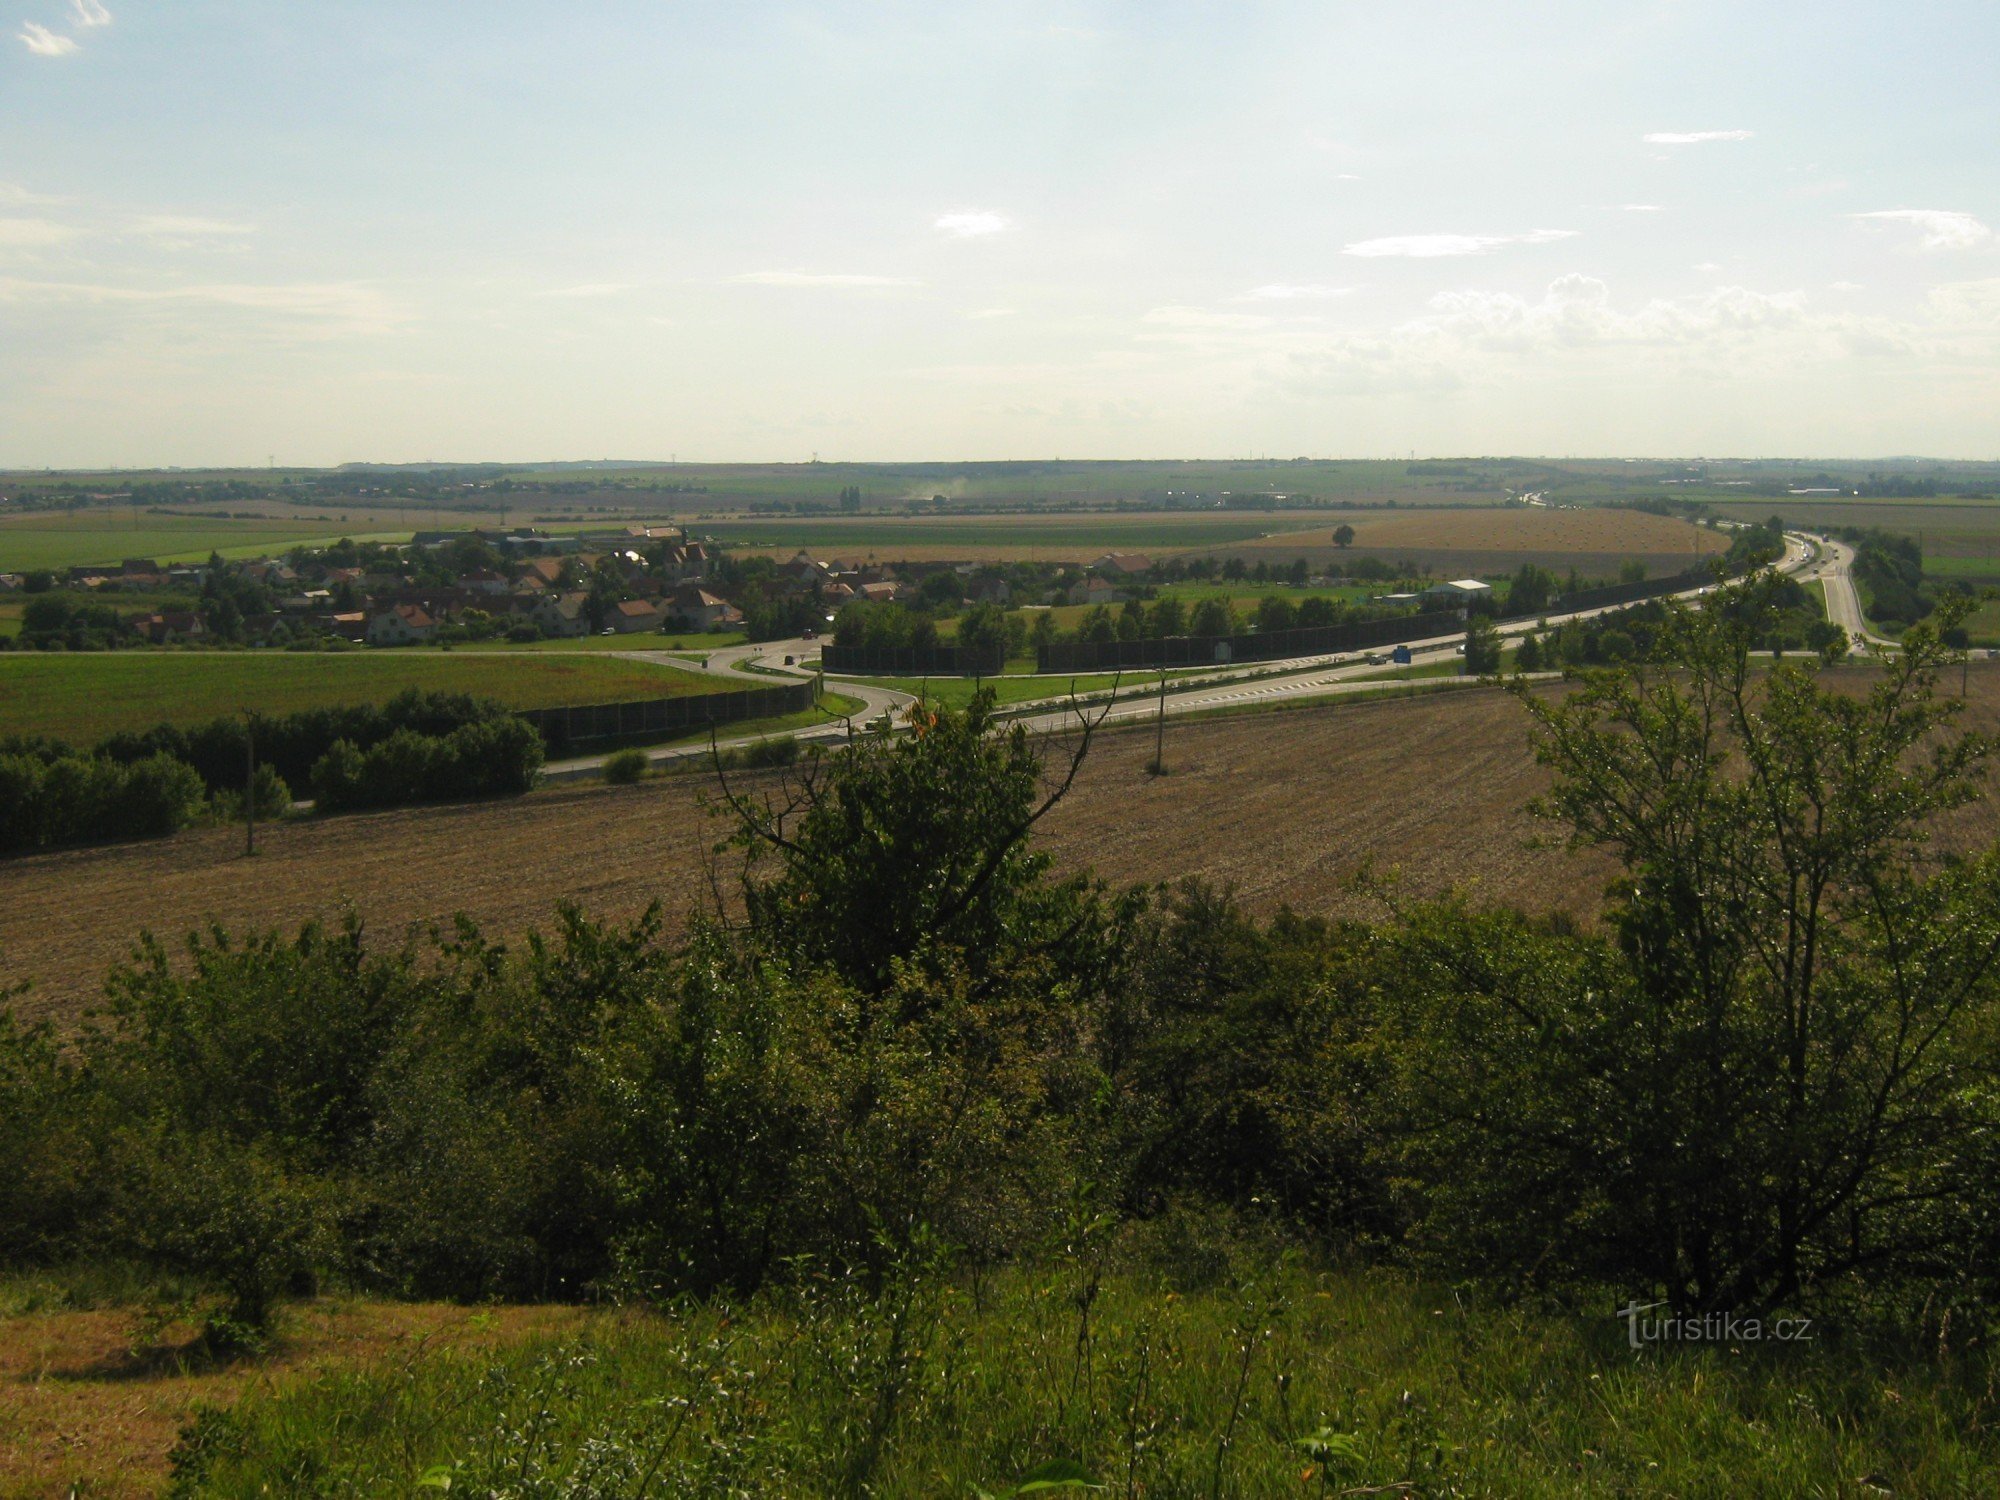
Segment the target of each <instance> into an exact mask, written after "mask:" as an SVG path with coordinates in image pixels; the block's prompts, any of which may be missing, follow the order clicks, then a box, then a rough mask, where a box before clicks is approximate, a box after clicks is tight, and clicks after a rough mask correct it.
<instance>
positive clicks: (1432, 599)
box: [1423, 578, 1493, 609]
mask: <svg viewBox="0 0 2000 1500" xmlns="http://www.w3.org/2000/svg"><path fill="white" fill-rule="evenodd" d="M1492 597H1493V585H1492V584H1490V583H1482V582H1480V581H1479V580H1478V579H1477V578H1454V579H1452V580H1451V581H1450V582H1449V583H1434V584H1432V585H1431V586H1430V587H1429V588H1427V589H1425V590H1424V592H1423V601H1424V603H1426V604H1435V605H1441V606H1443V607H1444V608H1446V609H1454V608H1456V609H1464V608H1465V607H1466V606H1468V605H1470V604H1472V603H1474V602H1476V601H1478V600H1482V599H1491V598H1492Z"/></svg>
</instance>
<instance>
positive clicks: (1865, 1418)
mask: <svg viewBox="0 0 2000 1500" xmlns="http://www.w3.org/2000/svg"><path fill="white" fill-rule="evenodd" d="M1614 1305H1615V1304H1614V1302H1613V1301H1612V1300H1611V1299H1609V1298H1607V1301H1606V1304H1605V1311H1604V1313H1603V1315H1602V1316H1598V1317H1552V1316H1545V1315H1537V1314H1535V1313H1532V1312H1527V1311H1522V1310H1518V1309H1495V1308H1492V1307H1488V1306H1484V1305H1481V1304H1479V1303H1478V1302H1476V1301H1472V1300H1469V1299H1468V1298H1466V1297H1464V1296H1462V1295H1460V1294H1458V1293H1455V1292H1453V1291H1452V1290H1451V1289H1449V1288H1447V1287H1443V1286H1438V1285H1429V1284H1425V1283H1422V1282H1418V1281H1413V1280H1409V1279H1405V1278H1403V1277H1400V1276H1397V1275H1393V1274H1383V1273H1377V1274H1356V1273H1342V1272H1338V1271H1314V1270H1309V1269H1302V1268H1298V1267H1296V1266H1294V1267H1290V1268H1283V1269H1281V1268H1279V1267H1277V1266H1275V1265H1267V1266H1261V1267H1254V1268H1251V1269H1248V1270H1243V1271H1239V1270H1237V1269H1236V1268H1234V1267H1233V1266H1231V1265H1229V1264H1228V1262H1227V1260H1226V1259H1225V1257H1224V1253H1223V1252H1222V1251H1221V1250H1219V1249H1218V1248H1217V1247H1216V1246H1214V1245H1213V1244H1207V1243H1194V1244H1186V1243H1173V1242H1172V1241H1171V1236H1170V1234H1168V1233H1158V1234H1156V1235H1155V1236H1154V1238H1153V1243H1152V1244H1151V1245H1150V1246H1149V1247H1148V1248H1147V1250H1145V1251H1142V1252H1140V1255H1139V1256H1136V1257H1134V1261H1133V1262H1132V1263H1129V1264H1126V1265H1123V1266H1114V1267H1113V1268H1111V1269H1109V1270H1107V1268H1106V1267H1105V1265H1104V1264H1103V1263H1102V1262H1099V1261H1094V1260H1092V1259H1089V1258H1079V1260H1078V1261H1077V1262H1072V1263H1067V1264H1064V1263H1060V1262H1058V1263H1057V1264H1055V1265H1053V1266H1051V1267H1049V1268H1047V1269H1043V1270H1040V1271H1035V1272H1029V1271H1017V1272H1009V1273H1004V1274H1002V1275H1001V1276H999V1277H997V1278H995V1279H994V1280H993V1281H991V1282H989V1283H987V1284H985V1285H981V1286H976V1287H975V1286H968V1285H962V1284H951V1283H945V1282H937V1283H931V1282H925V1281H921V1280H920V1281H917V1282H915V1283H914V1284H912V1285H911V1286H909V1287H907V1288H901V1289H898V1290H897V1291H896V1292H894V1293H892V1295H891V1296H890V1298H889V1299H888V1300H887V1301H886V1302H884V1303H880V1304H875V1305H873V1306H872V1307H871V1306H870V1305H869V1304H867V1303H866V1302H865V1301H864V1300H863V1298H862V1297H861V1296H860V1295H859V1294H858V1290H857V1289H855V1288H851V1287H849V1286H847V1285H844V1284H842V1283H839V1282H826V1281H821V1280H818V1279H809V1280H808V1282H807V1283H806V1284H805V1285H804V1286H803V1287H799V1288H794V1289H790V1290H787V1291H783V1292H779V1293H777V1294H774V1295H771V1296H768V1297H764V1298H760V1299H758V1300H756V1301H754V1302H752V1303H751V1304H749V1305H747V1306H735V1307H729V1306H712V1307H691V1308H689V1309H687V1310H685V1311H680V1312H676V1313H674V1314H671V1315H666V1316H661V1315H655V1314H649V1313H641V1312H631V1313H625V1314H615V1313H603V1314H598V1315H595V1316H593V1317H590V1318H588V1319H587V1320H586V1321H584V1322H583V1323H582V1325H581V1327H573V1328H570V1329H566V1330H563V1331H561V1332H557V1333H546V1332H543V1333H537V1332H534V1331H528V1332H526V1333H524V1334H522V1335H520V1336H517V1337H516V1338H515V1339H513V1340H511V1341H508V1342H505V1343H500V1344H498V1345H494V1344H491V1343H488V1344H487V1345H486V1346H484V1347H473V1348H464V1347H458V1348H453V1347H445V1348H442V1349H441V1350H440V1351H439V1352H436V1353H424V1352H421V1350H420V1349H418V1350H413V1351H412V1352H410V1353H408V1354H403V1355H396V1356H390V1357H384V1356H382V1355H379V1354H377V1355H374V1356H373V1357H369V1358H364V1359H361V1360H356V1361H353V1362H342V1363H339V1364H335V1365H333V1366H331V1367H322V1368H320V1369H318V1370H316V1371H313V1372H311V1373H307V1374H293V1375H290V1376H280V1377H278V1378H275V1379H272V1380H269V1381H258V1382H255V1383H253V1384H251V1385H250V1386H248V1388H247V1390H246V1394H245V1395H244V1396H243V1398H242V1400H241V1401H240V1402H238V1403H237V1404H236V1405H235V1406H234V1407H232V1408H230V1409H228V1410H226V1411H219V1412H216V1413H213V1414H211V1415H208V1416H205V1417H203V1418H201V1419H200V1420H198V1421H196V1422H195V1423H194V1424H193V1425H192V1426H191V1427H190V1428H189V1429H188V1430H187V1436H186V1437H185V1438H184V1439H183V1441H182V1443H181V1445H180V1448H179V1451H178V1454H177V1455H176V1458H175V1463H176V1465H177V1476H178V1478H179V1482H180V1484H181V1486H182V1487H183V1488H181V1489H180V1490H177V1493H185V1494H189V1495H203V1496H217V1497H233V1496H245V1497H247V1496H253V1495H265V1494H274V1493H281V1492H282V1493H290V1494H299V1495H334V1494H399V1493H408V1492H411V1491H412V1490H419V1491H421V1490H422V1489H424V1488H425V1487H428V1488H430V1489H436V1490H444V1489H446V1488H447V1487H448V1488H449V1489H450V1491H451V1492H453V1493H457V1492H459V1491H461V1490H463V1491H465V1492H468V1493H476V1494H500V1493H508V1494H516V1493H519V1494H528V1493H532V1494H556V1493H565V1494H568V1493H589V1494H620V1495H637V1494H642V1493H648V1492H651V1493H658V1494H732V1495H803V1494H814V1495H861V1494H866V1495H870V1496H877V1497H882V1500H891V1497H897V1500H901V1497H908V1500H919V1497H923V1500H929V1497H937V1496H952V1495H957V1496H979V1495H986V1496H1002V1495H1009V1494H1014V1493H1022V1494H1026V1493H1031V1492H1032V1491H1030V1490H1029V1489H1027V1488H1026V1486H1028V1485H1032V1484H1034V1483H1035V1482H1036V1481H1037V1480H1038V1479H1039V1480H1040V1481H1041V1482H1042V1483H1043V1485H1044V1487H1045V1488H1046V1489H1050V1490H1058V1491H1064V1492H1070V1493H1105V1494H1111V1495H1120V1496H1138V1495H1152V1496H1260V1497H1261V1496H1272V1497H1277V1496H1300V1497H1326V1496H1333V1495H1365V1494H1366V1495H1373V1494H1383V1495H1495V1496H1499V1495H1505V1496H1509V1497H1515V1500H1529V1497H1536V1496H1571V1495H1602V1496H1639V1495H1658V1496H1695V1495H1731V1496H1740V1497H1753V1496H1770V1497H1786V1500H1791V1497H1797V1496H1807V1495H1820V1496H1848V1495H1852V1496H1863V1495H1869V1494H1898V1495H1923V1496H1929V1497H1944V1496H1959V1495H1968V1496H1969V1495H1980V1494H1991V1493H1993V1492H1994V1489H1995V1487H1996V1486H2000V1467H1996V1463H1995V1453H1994V1447H1993V1443H1992V1440H1991V1434H1990V1431H1989V1430H1988V1421H1989V1417H1990V1413H1989V1411H1988V1408H1989V1406H1990V1399H1989V1397H1988V1396H1987V1394H1986V1392H1985V1389H1984V1380H1985V1377H1986V1372H1987V1370H1988V1368H1989V1365H1990V1361H1989V1360H1988V1359H1987V1358H1986V1357H1985V1356H1984V1355H1983V1354H1980V1353H1976V1352H1975V1353H1969V1354H1961V1353H1960V1352H1959V1351H1957V1350H1953V1349H1950V1348H1946V1349H1943V1350H1937V1351H1931V1350H1925V1351H1922V1352H1921V1353H1918V1352H1915V1351H1902V1350H1896V1349H1880V1348H1865V1340H1863V1339H1861V1338H1860V1337H1858V1336H1856V1335H1853V1334H1852V1333H1851V1332H1850V1331H1848V1330H1843V1329H1839V1328H1835V1327H1830V1326H1829V1327H1828V1328H1826V1329H1825V1330H1824V1336H1822V1337H1819V1338H1817V1339H1815V1340H1812V1341H1808V1342H1792V1343H1786V1344H1777V1343H1765V1344H1753V1343H1747V1342H1738V1343H1737V1344H1735V1345H1729V1344H1716V1345H1711V1346H1707V1347H1699V1348H1693V1349H1688V1348H1681V1349H1663V1348H1660V1347H1657V1346H1649V1347H1646V1348H1644V1349H1642V1350H1637V1351H1635V1350H1633V1349H1631V1348H1630V1347H1628V1344H1627V1341H1626V1338H1625V1335H1624V1325H1623V1324H1622V1323H1621V1322H1620V1321H1619V1320H1618V1319H1617V1318H1616V1317H1614V1316H1613V1314H1612V1312H1611V1308H1612V1307H1613V1306H1614ZM1864 1348H1865V1354H1864ZM142 1388H143V1387H142ZM30 1410H31V1411H32V1408H30ZM1064 1481H1067V1483H1064ZM1017 1486H1021V1487H1022V1488H1020V1489H1018V1490H1017V1489H1016V1487H1017Z"/></svg>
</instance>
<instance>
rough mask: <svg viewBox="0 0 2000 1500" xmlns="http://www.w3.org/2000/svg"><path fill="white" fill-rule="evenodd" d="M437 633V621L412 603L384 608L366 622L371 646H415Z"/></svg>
mask: <svg viewBox="0 0 2000 1500" xmlns="http://www.w3.org/2000/svg"><path fill="white" fill-rule="evenodd" d="M436 635H437V621H436V620H433V619H432V618H431V617H430V616H429V615H428V614H427V613H425V612H424V611H423V610H422V609H420V608H418V607H417V606H416V605H414V604H398V605H396V606H394V607H393V608H391V609H385V610H383V611H382V612H381V613H379V614H377V615H375V616H374V617H373V618H372V619H370V620H369V622H368V644H369V645H371V646H415V645H420V644H422V643H423V642H425V641H428V640H431V639H433V638H434V637H435V636H436Z"/></svg>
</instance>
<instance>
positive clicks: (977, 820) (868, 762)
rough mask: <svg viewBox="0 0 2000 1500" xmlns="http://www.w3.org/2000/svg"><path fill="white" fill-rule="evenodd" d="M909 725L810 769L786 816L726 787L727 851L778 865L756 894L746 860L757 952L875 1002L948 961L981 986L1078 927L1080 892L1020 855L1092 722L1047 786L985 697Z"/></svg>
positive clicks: (1070, 770)
mask: <svg viewBox="0 0 2000 1500" xmlns="http://www.w3.org/2000/svg"><path fill="white" fill-rule="evenodd" d="M909 719H910V731H911V732H910V733H908V734H906V735H897V736H893V737H891V736H886V735H878V736H873V737H871V738H869V739H866V740H864V741H862V742H861V743H860V744H858V745H857V746H855V747H854V748H853V749H851V750H850V751H848V752H847V753H845V754H843V755H840V756H836V757H833V758H832V759H830V760H829V761H825V762H813V763H811V764H810V765H809V766H808V767H807V768H806V770H805V771H803V772H801V773H800V774H799V776H798V777H797V779H796V780H795V782H794V783H793V784H792V785H791V787H790V788H789V796H788V798H787V800H786V801H785V802H784V803H783V805H782V806H778V805H766V804H762V803H753V802H751V801H750V800H748V799H745V798H742V797H738V796H736V795H734V794H733V793H732V792H730V791H729V789H728V785H727V781H726V779H725V781H724V790H725V795H727V797H728V800H729V803H730V806H731V807H732V809H733V810H734V812H735V813H736V816H737V819H738V824H739V827H738V830H737V833H736V835H735V838H736V842H737V843H738V844H739V845H741V846H742V847H743V848H745V849H746V850H748V851H750V852H751V854H752V855H753V856H756V855H766V854H775V855H776V857H777V859H778V862H779V869H778V871H777V873H776V875H775V876H774V877H773V878H771V879H769V880H761V879H759V878H757V862H756V860H755V859H754V858H753V860H752V867H751V872H750V874H749V875H747V876H746V885H745V890H746V899H747V909H748V911H749V915H750V921H751V924H752V926H753V928H754V929H755V931H756V932H757V933H758V934H759V935H760V938H761V940H762V941H763V942H764V943H766V944H767V945H768V946H769V947H771V949H772V950H773V951H775V952H777V953H780V954H782V955H784V956H785V957H786V958H787V959H788V960H789V961H791V962H794V963H796V964H798V965H800V966H801V967H803V968H807V969H810V968H816V967H820V966H828V967H831V968H832V969H833V970H834V971H836V972H837V973H838V974H839V975H840V976H841V977H842V978H843V979H844V980H846V981H847V982H849V983H851V984H855V985H858V986H860V987H861V988H863V989H864V990H867V991H869V992H871V993H872V992H877V991H880V990H883V989H885V988H887V987H888V986H889V985H890V984H891V983H892V982H893V977H894V973H895V971H896V969H897V968H898V966H899V965H901V964H904V963H908V962H921V961H923V960H924V959H925V958H926V956H935V955H938V954H940V953H941V952H943V951H944V950H951V951H952V952H953V953H956V954H957V955H959V956H960V958H961V959H962V961H963V962H964V964H965V965H966V966H967V967H968V969H969V971H970V972H971V973H972V974H973V975H975V976H977V975H980V974H986V973H990V972H992V971H993V970H995V969H998V968H1005V967H1007V966H1008V965H1010V964H1011V963H1012V962H1014V961H1015V960H1017V959H1018V958H1020V957H1021V956H1023V955H1024V953H1025V952H1026V950H1027V949H1029V948H1031V947H1032V946H1033V944H1034V942H1035V941H1036V940H1037V938H1038V936H1039V935H1046V934H1048V933H1051V932H1054V931H1057V930H1060V928H1061V926H1062V925H1063V924H1064V923H1066V922H1068V921H1070V920H1073V919H1074V915H1075V910H1074V909H1075V904H1076V901H1077V900H1078V899H1079V897H1080V893H1081V892H1082V891H1083V890H1084V889H1085V887H1084V886H1083V885H1081V884H1080V883H1077V882H1070V883H1068V884H1065V885H1060V886H1058V885H1055V884H1053V883H1051V882H1049V881H1047V880H1046V879H1045V877H1046V874H1047V871H1048V868H1049V856H1048V855H1046V854H1041V853H1036V852H1031V851H1030V850H1029V848H1028V844H1027V841H1028V836H1029V834H1030V833H1032V832H1033V830H1034V828H1035V826H1036V824H1038V823H1039V822H1040V821H1041V819H1042V818H1043V817H1044V816H1046V815H1047V813H1048V812H1049V810H1050V809H1051V808H1053V807H1054V806H1055V805H1056V804H1057V803H1058V802H1060V801H1061V800H1062V798H1063V797H1064V795H1066V794H1067V793H1068V791H1069V789H1070V787H1071V785H1072V784H1073V783H1074V782H1075V779H1076V775H1077V772H1078V770H1079V769H1080V768H1081V766H1082V764H1083V759H1084V756H1085V755H1086V754H1088V752H1089V748H1090V741H1091V737H1092V731H1093V730H1094V728H1095V724H1094V722H1091V721H1086V722H1085V723H1084V726H1083V732H1082V734H1081V735H1080V737H1079V739H1078V742H1077V744H1076V746H1075V748H1074V749H1073V751H1072V752H1071V754H1070V756H1069V758H1068V761H1067V764H1066V765H1064V766H1062V767H1061V768H1060V769H1059V774H1058V775H1057V776H1056V778H1055V781H1054V785H1053V786H1052V787H1044V785H1043V763H1042V757H1041V754H1040V753H1039V751H1038V750H1037V749H1036V747H1035V744H1034V742H1033V741H1032V740H1031V739H1030V737H1029V735H1028V731H1027V729H1026V728H1025V727H1024V726H1021V725H1018V724H1017V725H1014V726H1012V727H1011V728H1009V729H1006V730H997V729H996V728H995V727H994V723H993V694H992V691H991V690H990V689H983V690H981V692H979V693H978V694H977V695H975V697H974V699H973V702H972V706H971V707H970V708H968V709H967V710H966V711H965V712H963V713H959V712H955V711H952V710H950V709H947V708H938V707H932V706H930V705H928V704H919V705H917V706H915V707H913V708H911V709H910V710H909ZM718 774H721V773H720V770H719V769H718Z"/></svg>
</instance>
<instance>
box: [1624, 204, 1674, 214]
mask: <svg viewBox="0 0 2000 1500" xmlns="http://www.w3.org/2000/svg"><path fill="white" fill-rule="evenodd" d="M1619 207H1620V208H1622V209H1624V210H1625V212H1626V213H1628V214H1663V213H1665V212H1666V210H1665V209H1664V208H1662V207H1661V206H1660V205H1659V204H1657V203H1621V204H1620V205H1619Z"/></svg>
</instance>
